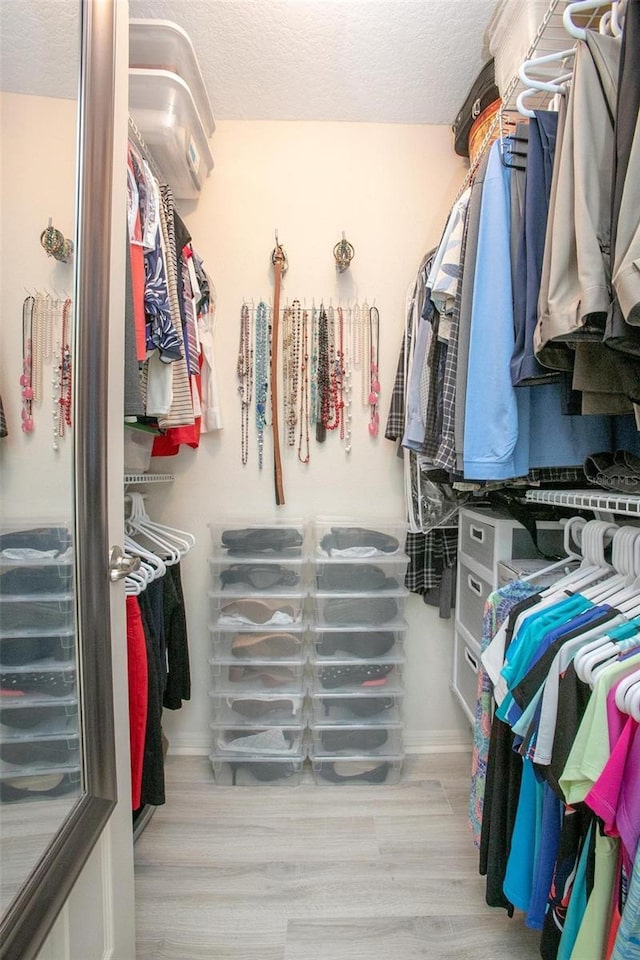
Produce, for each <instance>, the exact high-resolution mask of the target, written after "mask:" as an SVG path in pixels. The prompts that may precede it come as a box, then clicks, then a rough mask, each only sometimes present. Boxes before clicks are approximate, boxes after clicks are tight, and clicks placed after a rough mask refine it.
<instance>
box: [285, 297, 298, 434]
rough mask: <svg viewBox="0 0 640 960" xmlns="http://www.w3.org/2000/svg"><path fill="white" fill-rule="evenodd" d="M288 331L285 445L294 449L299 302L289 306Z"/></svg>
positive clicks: (296, 422)
mask: <svg viewBox="0 0 640 960" xmlns="http://www.w3.org/2000/svg"><path fill="white" fill-rule="evenodd" d="M290 329H291V354H290V366H289V372H290V379H289V416H288V419H287V421H286V423H287V444H288V446H290V447H294V446H295V443H296V426H297V424H298V384H299V380H300V352H301V350H300V346H301V344H300V341H301V336H302V310H301V307H300V301H299V300H294V301H293V304H292V305H291V318H290Z"/></svg>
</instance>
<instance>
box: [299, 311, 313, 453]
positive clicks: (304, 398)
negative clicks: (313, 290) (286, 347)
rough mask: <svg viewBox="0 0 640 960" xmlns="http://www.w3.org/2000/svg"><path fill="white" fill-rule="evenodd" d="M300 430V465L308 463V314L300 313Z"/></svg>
mask: <svg viewBox="0 0 640 960" xmlns="http://www.w3.org/2000/svg"><path fill="white" fill-rule="evenodd" d="M298 419H299V423H300V430H299V433H298V460H299V461H300V463H309V460H310V459H311V454H310V451H309V314H308V313H307V311H306V310H304V311H303V313H302V360H301V363H300V416H299V418H298ZM303 429H304V448H305V453H304V456H303V453H302V442H303V437H302V431H303Z"/></svg>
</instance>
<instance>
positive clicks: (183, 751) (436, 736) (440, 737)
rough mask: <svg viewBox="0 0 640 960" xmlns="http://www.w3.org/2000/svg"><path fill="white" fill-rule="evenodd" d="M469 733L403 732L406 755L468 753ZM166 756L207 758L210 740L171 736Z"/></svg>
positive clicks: (188, 735) (180, 735) (205, 737)
mask: <svg viewBox="0 0 640 960" xmlns="http://www.w3.org/2000/svg"><path fill="white" fill-rule="evenodd" d="M471 746H472V742H471V731H469V732H468V733H467V732H466V731H464V730H405V734H404V747H405V752H406V753H411V754H415V753H469V752H470V750H471ZM167 752H168V754H169V755H170V756H174V757H208V756H209V754H210V753H211V739H210V738H209V737H208V736H206V735H205V736H203V735H199V734H173V735H172V737H171V742H170V743H169V749H168V751H167Z"/></svg>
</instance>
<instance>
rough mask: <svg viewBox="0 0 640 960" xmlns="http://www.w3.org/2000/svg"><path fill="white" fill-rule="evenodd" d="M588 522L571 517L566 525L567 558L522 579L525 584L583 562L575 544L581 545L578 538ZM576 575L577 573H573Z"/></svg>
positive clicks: (565, 547) (565, 544) (565, 546)
mask: <svg viewBox="0 0 640 960" xmlns="http://www.w3.org/2000/svg"><path fill="white" fill-rule="evenodd" d="M585 523H586V521H585V520H583V519H582V517H569V519H568V520H567V521H566V523H565V525H564V542H563V549H564V552H565V556H564V557H563V558H562V560H555V561H554V562H553V563H551V564H549V566H548V567H543V568H542V570H536V571H535V573H529V574H527V576H526V577H521V578H520V579H521V581H522V582H523V583H528V581H529V580H537V579H538V578H539V577H544V576H546V575H547V574H548V573H552V572H553V571H554V570H559V569H560V568H561V567H565V566H566V565H567V563H571V562H572V561H574V560H582V559H583V558H582V553H578V552H577V551H576V550H575V549H574V546H573V544H574V543H576V544H577V545H578V546H579V545H580V541H579V540H578V537H579V535H580V531H582V529H583V527H584V525H585ZM574 538H575V539H574ZM573 572H574V573H575V571H573Z"/></svg>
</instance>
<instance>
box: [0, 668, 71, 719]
mask: <svg viewBox="0 0 640 960" xmlns="http://www.w3.org/2000/svg"><path fill="white" fill-rule="evenodd" d="M75 686H76V670H75V667H73V666H69V665H68V664H65V663H59V662H57V661H53V660H42V661H41V662H39V663H37V664H25V665H23V666H15V667H2V668H1V669H0V691H2V701H1V704H0V705H1V706H2V707H3V708H4V707H5V706H11V705H12V701H13V699H14V698H17V699H20V700H22V699H23V698H25V697H27V696H28V695H30V694H33V695H34V696H35V697H46V696H50V697H52V698H53V697H68V696H72V695H73V694H74V693H75Z"/></svg>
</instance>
